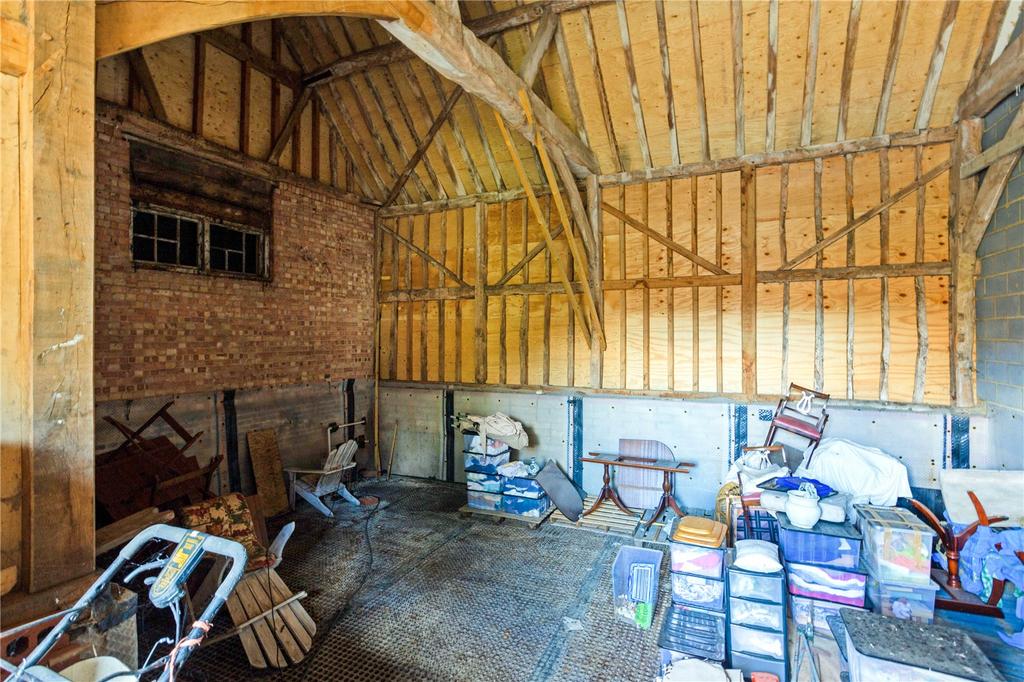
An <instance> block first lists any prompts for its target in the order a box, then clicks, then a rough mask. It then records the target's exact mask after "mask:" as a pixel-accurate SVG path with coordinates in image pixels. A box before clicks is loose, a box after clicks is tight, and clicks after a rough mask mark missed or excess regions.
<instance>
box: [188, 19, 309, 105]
mask: <svg viewBox="0 0 1024 682" xmlns="http://www.w3.org/2000/svg"><path fill="white" fill-rule="evenodd" d="M203 37H204V38H206V42H208V43H209V44H210V45H213V46H214V47H215V48H217V49H218V50H220V51H221V52H224V53H227V54H229V55H231V56H232V57H234V58H235V59H237V60H238V61H240V62H246V63H248V64H249V65H250V66H251V67H252V68H254V69H256V70H257V71H260V72H262V73H263V74H264V75H267V76H270V77H271V78H275V79H277V80H279V81H281V82H282V83H284V84H285V85H287V86H288V87H290V88H292V89H293V90H299V89H301V88H302V74H301V73H299V72H298V71H292V70H291V69H289V68H288V67H286V66H284V65H283V64H281V63H279V62H277V61H274V60H273V59H272V58H270V57H268V56H267V55H265V54H263V53H262V52H260V51H259V50H257V49H256V48H254V47H252V46H251V45H247V44H246V43H245V42H244V41H242V40H239V39H238V38H236V37H235V36H233V35H231V34H230V33H228V32H227V31H226V30H225V29H223V28H218V29H214V30H213V31H207V32H205V33H204V34H203Z"/></svg>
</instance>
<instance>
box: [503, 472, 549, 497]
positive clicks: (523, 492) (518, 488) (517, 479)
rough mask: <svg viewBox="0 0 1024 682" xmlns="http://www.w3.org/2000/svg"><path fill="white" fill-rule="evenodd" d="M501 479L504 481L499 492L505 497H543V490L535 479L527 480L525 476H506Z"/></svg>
mask: <svg viewBox="0 0 1024 682" xmlns="http://www.w3.org/2000/svg"><path fill="white" fill-rule="evenodd" d="M503 478H504V479H505V480H504V485H503V487H502V489H501V492H502V493H504V494H505V495H513V496H515V497H532V498H533V499H537V498H538V497H543V496H544V495H545V493H544V488H541V487H540V483H537V479H536V478H533V477H529V478H528V477H526V476H507V477H503Z"/></svg>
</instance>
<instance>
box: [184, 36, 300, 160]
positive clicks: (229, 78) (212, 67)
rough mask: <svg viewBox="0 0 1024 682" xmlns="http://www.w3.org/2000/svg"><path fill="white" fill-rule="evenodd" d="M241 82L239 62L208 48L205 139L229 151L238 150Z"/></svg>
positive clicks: (204, 112)
mask: <svg viewBox="0 0 1024 682" xmlns="http://www.w3.org/2000/svg"><path fill="white" fill-rule="evenodd" d="M241 80H242V74H241V71H240V70H239V65H238V61H237V60H236V59H235V58H234V57H231V56H230V55H227V54H225V53H223V52H221V51H220V50H218V49H217V48H215V47H213V46H211V45H207V46H206V98H205V103H204V107H203V136H204V137H206V138H207V139H208V140H212V141H213V142H216V143H217V144H221V145H224V146H225V147H228V148H230V149H238V126H239V123H240V122H241V119H240V116H241V113H240V112H241ZM307 129H308V128H307Z"/></svg>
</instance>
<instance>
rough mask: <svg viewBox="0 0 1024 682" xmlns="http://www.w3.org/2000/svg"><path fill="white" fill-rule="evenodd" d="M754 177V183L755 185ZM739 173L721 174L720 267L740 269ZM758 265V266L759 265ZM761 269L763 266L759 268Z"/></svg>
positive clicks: (740, 206)
mask: <svg viewBox="0 0 1024 682" xmlns="http://www.w3.org/2000/svg"><path fill="white" fill-rule="evenodd" d="M756 182H757V181H756V179H755V185H756ZM741 208H742V204H741V202H740V173H739V172H738V171H737V172H734V173H723V174H722V267H723V268H725V269H726V270H727V271H729V272H734V273H735V272H739V271H740V220H741V219H742V218H741V214H740V211H741ZM759 267H760V266H759ZM760 269H763V268H760Z"/></svg>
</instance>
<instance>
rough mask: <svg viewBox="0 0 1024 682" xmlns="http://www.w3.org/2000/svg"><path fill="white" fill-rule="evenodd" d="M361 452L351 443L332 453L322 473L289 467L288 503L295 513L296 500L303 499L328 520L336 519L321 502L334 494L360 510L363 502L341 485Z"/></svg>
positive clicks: (286, 469)
mask: <svg viewBox="0 0 1024 682" xmlns="http://www.w3.org/2000/svg"><path fill="white" fill-rule="evenodd" d="M358 449H359V444H358V443H356V441H354V440H350V441H347V442H345V443H342V444H341V445H339V446H338V447H336V448H334V449H333V450H331V451H330V452H329V454H328V455H327V457H326V458H325V459H324V464H323V466H322V467H320V468H319V469H307V468H304V467H285V468H284V470H285V473H287V474H288V503H289V504H290V505H291V507H292V509H294V508H295V496H296V495H299V497H301V498H302V499H304V500H306V501H307V502H309V503H310V504H311V505H313V508H314V509H316V510H317V511H318V512H320V513H321V514H323V515H324V516H326V517H329V518H334V512H333V511H331V508H330V507H328V506H327V505H326V504H324V501H323V499H321V498H323V497H326V496H327V495H331V494H332V493H337V494H338V495H340V496H341V497H342V498H344V500H345V501H346V502H348V503H349V504H354V505H356V506H359V500H357V499H356V498H355V497H353V495H352V493H350V492H349V491H348V490H347V489H346V488H345V485H344V484H343V483H342V482H341V477H342V475H343V474H344V473H345V471H347V470H349V469H353V468H355V466H356V463H355V461H354V459H353V458H354V457H355V455H356V450H358Z"/></svg>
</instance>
